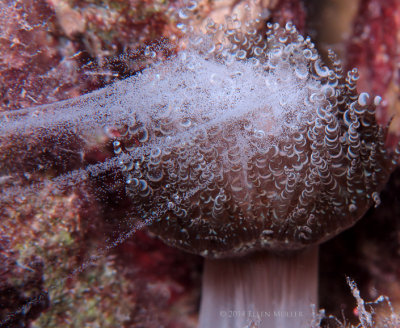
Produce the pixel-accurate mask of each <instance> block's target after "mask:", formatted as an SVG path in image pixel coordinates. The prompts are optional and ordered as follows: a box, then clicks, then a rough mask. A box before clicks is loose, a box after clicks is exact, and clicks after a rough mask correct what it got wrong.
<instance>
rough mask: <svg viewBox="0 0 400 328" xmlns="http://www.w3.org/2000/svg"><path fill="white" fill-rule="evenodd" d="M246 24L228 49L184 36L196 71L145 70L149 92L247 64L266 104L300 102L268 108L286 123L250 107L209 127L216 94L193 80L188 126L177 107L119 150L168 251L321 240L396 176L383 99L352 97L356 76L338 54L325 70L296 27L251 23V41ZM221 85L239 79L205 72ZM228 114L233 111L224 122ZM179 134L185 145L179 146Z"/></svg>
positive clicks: (134, 191) (140, 127)
mask: <svg viewBox="0 0 400 328" xmlns="http://www.w3.org/2000/svg"><path fill="white" fill-rule="evenodd" d="M239 25H240V24H237V26H238V28H236V29H235V28H232V29H229V30H227V29H226V30H225V31H224V35H223V38H222V39H221V37H220V35H219V34H218V33H220V29H218V28H215V24H214V25H213V23H209V25H208V27H207V33H206V34H204V35H202V36H201V37H200V38H199V37H198V36H197V37H194V36H189V38H190V40H189V42H188V48H189V47H191V51H192V52H194V53H196V56H197V55H198V56H200V57H202V58H204V63H203V62H199V63H197V64H198V65H199V66H198V67H194V68H193V67H191V65H192V64H193V61H191V60H188V59H187V57H188V56H187V54H186V53H185V55H184V56H181V57H179V56H180V55H179V53H178V56H177V58H178V59H177V58H175V59H173V60H175V61H178V62H179V64H178V65H176V68H175V69H174V68H173V67H174V65H173V64H171V63H170V62H168V61H165V62H163V63H159V64H158V66H157V67H156V68H155V69H150V72H149V74H153V75H156V72H161V77H159V76H157V78H158V79H159V80H157V78H154V80H155V81H153V82H152V83H153V84H154V88H157V87H158V83H160V88H161V83H162V82H161V81H164V82H165V79H167V80H168V78H169V76H174V75H176V76H178V75H179V74H180V75H182V76H186V75H187V74H188V73H187V72H189V71H191V70H192V71H193V72H192V73H193V74H200V73H199V72H201V70H202V67H201V65H208V64H207V63H209V62H212V61H215V62H216V63H218V64H219V65H225V66H227V67H228V71H229V70H230V67H232V66H230V65H232V62H235V63H236V62H240V63H243V65H253V66H254V69H253V70H254V71H257V72H258V73H259V74H265V76H266V78H265V81H266V82H265V92H266V95H265V97H268V96H269V95H268V92H269V91H271V90H273V87H272V86H271V84H274V85H275V84H276V85H278V84H280V83H283V84H284V83H287V85H290V84H291V83H292V84H296V88H295V89H294V90H295V92H297V91H296V90H299V89H300V91H302V92H303V93H302V96H299V97H297V98H296V99H297V101H298V102H297V103H294V105H293V104H291V105H290V106H289V105H288V102H290V101H292V100H293V99H292V98H291V95H290V94H285V92H282V95H280V94H273V95H271V99H272V100H271V101H276V99H277V98H279V97H281V99H278V102H279V105H278V107H279V108H280V111H281V112H280V113H281V114H280V116H279V115H278V116H276V115H275V116H274V114H273V113H274V110H272V111H271V109H270V108H268V107H269V105H268V102H266V103H263V104H262V105H260V106H257V104H255V103H254V102H252V101H251V100H249V103H248V107H249V108H253V107H254V108H256V109H255V110H251V109H249V111H248V112H241V113H240V114H238V115H234V114H233V115H230V116H229V117H228V118H227V119H225V120H218V119H217V118H215V117H213V119H210V117H206V118H205V117H203V116H202V113H203V112H202V111H200V110H199V113H198V114H197V115H196V108H195V107H196V106H199V102H201V97H204V102H205V103H206V101H207V97H209V94H207V93H210V92H211V91H210V90H211V89H210V90H209V89H207V87H204V86H203V85H193V83H194V82H193V81H194V80H193V79H192V80H190V81H191V82H190V83H191V84H192V85H191V86H190V87H191V89H190V90H191V91H190V92H188V94H187V97H186V99H185V101H182V105H181V107H185V106H186V107H187V108H189V109H188V110H187V111H188V114H187V116H185V115H175V114H174V108H172V109H170V110H169V112H167V113H165V112H163V113H164V114H163V116H162V117H161V116H160V117H154V119H153V120H152V121H149V122H144V121H141V120H140V118H136V121H135V123H134V124H132V125H131V126H129V127H127V129H126V131H124V133H123V135H122V137H121V138H120V139H119V140H118V141H116V142H115V143H114V146H115V152H116V154H120V153H125V154H126V155H127V158H128V159H126V160H124V161H123V170H124V174H125V178H126V182H127V187H126V188H127V191H128V194H129V195H130V197H131V198H132V204H133V208H134V212H135V213H136V214H137V216H138V217H140V218H142V219H145V220H147V219H148V220H150V221H151V224H150V230H151V231H152V232H154V233H155V234H156V235H157V236H159V237H160V238H161V239H163V240H164V241H165V242H166V243H168V244H170V245H173V246H176V247H178V248H181V249H183V250H185V251H188V252H191V253H196V254H200V255H202V256H206V257H232V256H238V255H243V254H245V253H249V252H252V251H256V250H274V251H288V250H296V249H301V248H304V247H306V246H307V245H311V244H317V243H320V242H322V241H325V240H327V239H329V238H331V237H333V236H335V235H336V234H338V233H339V232H341V231H342V230H344V229H346V228H348V227H350V226H352V225H353V224H354V223H355V222H357V220H359V219H360V218H361V217H362V216H363V214H364V213H365V212H366V211H367V209H368V208H369V207H370V206H371V205H372V204H374V203H376V204H377V203H379V196H378V193H379V192H380V190H381V189H382V188H383V186H384V184H385V183H386V181H387V179H388V177H389V174H390V172H391V170H392V168H393V162H392V159H391V157H390V155H389V154H388V153H387V151H386V149H385V145H384V142H385V135H386V130H385V129H384V128H382V127H381V126H379V125H378V124H377V123H376V120H375V109H376V106H377V105H379V102H380V98H379V97H375V98H370V97H369V95H368V94H366V93H363V94H360V95H359V94H357V92H356V81H357V78H358V74H357V71H356V70H353V71H350V72H348V73H347V75H345V74H344V73H343V71H342V68H341V65H340V62H339V61H338V60H337V58H336V57H335V55H334V54H333V53H330V54H329V59H330V62H329V63H327V66H325V65H324V64H323V63H322V61H321V59H320V57H319V55H318V53H317V51H316V49H315V48H314V45H313V44H312V43H311V41H310V39H309V38H306V39H304V38H303V37H302V36H301V35H299V34H298V32H297V31H296V29H295V27H293V26H291V25H290V24H288V25H287V26H286V27H284V28H282V27H279V26H277V25H268V28H267V32H266V34H265V35H261V34H259V33H258V32H256V31H255V30H254V29H253V28H252V25H251V24H248V26H247V29H246V30H243V28H242V27H240V26H239ZM233 26H235V24H233ZM187 53H188V54H189V57H190V52H187ZM192 57H193V56H192ZM246 67H247V66H246ZM205 70H206V68H205ZM282 72H283V73H282ZM239 73H240V74H242V75H243V72H238V73H237V74H239ZM144 74H146V73H144ZM185 74H186V75H185ZM234 74H236V73H235V72H233V71H232V76H233V75H234ZM270 77H271V78H270ZM245 78H246V76H245ZM249 78H251V76H249ZM182 79H184V78H182ZM215 79H220V80H221V81H220V82H219V83H220V84H218V83H217V84H216V86H215V88H218V87H219V86H221V85H222V86H226V85H229V84H230V83H231V82H232V81H231V80H230V79H234V78H233V77H230V76H229V75H227V76H223V75H221V74H219V75H218V74H217V76H215V74H214V75H212V72H210V83H213V82H214V80H215ZM157 81H160V82H157ZM271 81H272V82H271ZM171 83H172V82H171ZM183 84H185V83H184V82H182V81H181V82H179V85H178V86H175V88H176V92H179V90H178V89H179V88H183V86H182V85H183ZM185 87H187V86H185ZM171 88H172V86H171ZM210 88H214V86H211V87H210ZM285 88H286V89H287V87H283V89H285ZM174 90H175V89H174ZM196 90H197V91H196ZM221 90H225V89H221ZM274 90H275V89H274ZM277 90H280V89H279V88H278V89H277ZM221 92H225V91H221ZM237 92H240V90H237ZM249 92H250V91H249ZM278 93H279V92H278ZM193 94H194V96H193ZM221 94H222V93H221ZM148 97H152V94H148ZM232 97H235V90H234V92H233V93H232ZM195 98H196V99H195ZM199 99H200V100H199ZM167 102H168V101H167ZM160 106H164V107H165V106H167V104H166V103H165V104H161V103H160ZM273 106H275V105H272V104H271V107H273ZM192 107H194V108H192ZM289 107H290V108H289ZM160 108H161V107H160ZM190 108H191V109H190ZM209 110H210V111H213V110H214V108H210V109H209ZM219 110H220V109H219ZM231 110H232V111H234V109H232V108H229V104H227V107H226V108H223V110H222V111H221V112H218V113H222V114H218V115H224V113H225V112H226V113H228V112H229V111H231ZM181 113H182V111H181ZM193 113H194V114H193ZM218 115H217V116H218ZM260 127H264V129H262V128H260ZM272 130H273V131H274V132H271V131H272ZM276 131H278V132H276ZM182 133H184V134H185V138H179V137H177V136H179V135H180V134H182Z"/></svg>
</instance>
